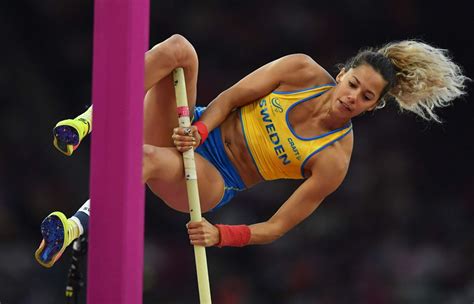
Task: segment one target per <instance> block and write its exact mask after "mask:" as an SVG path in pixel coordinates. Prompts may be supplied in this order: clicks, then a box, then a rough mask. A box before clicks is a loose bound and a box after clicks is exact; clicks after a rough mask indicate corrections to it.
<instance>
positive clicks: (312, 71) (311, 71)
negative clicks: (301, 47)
mask: <svg viewBox="0 0 474 304" xmlns="http://www.w3.org/2000/svg"><path fill="white" fill-rule="evenodd" d="M279 60H280V61H281V64H283V65H285V67H286V71H287V73H288V74H287V75H288V83H287V84H289V85H292V84H293V85H296V86H298V85H303V86H304V87H309V86H316V85H324V84H335V83H336V81H335V80H334V78H333V77H332V76H331V74H329V72H328V71H327V70H326V69H324V68H323V67H322V66H321V65H320V64H318V63H317V62H316V61H315V60H314V59H313V58H312V57H311V56H309V55H307V54H303V53H296V54H290V55H287V56H284V57H282V58H280V59H279Z"/></svg>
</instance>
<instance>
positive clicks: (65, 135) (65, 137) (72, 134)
mask: <svg viewBox="0 0 474 304" xmlns="http://www.w3.org/2000/svg"><path fill="white" fill-rule="evenodd" d="M90 130H91V125H90V122H89V121H87V120H86V119H84V118H76V119H66V120H62V121H60V122H58V123H57V124H56V126H55V127H54V129H53V136H54V138H53V145H54V146H55V147H56V149H58V150H59V151H61V152H62V153H63V154H65V155H67V156H71V155H72V153H73V152H74V151H75V150H76V149H77V148H78V147H79V144H80V143H81V141H82V139H83V138H84V137H85V136H86V135H87V134H89V133H90Z"/></svg>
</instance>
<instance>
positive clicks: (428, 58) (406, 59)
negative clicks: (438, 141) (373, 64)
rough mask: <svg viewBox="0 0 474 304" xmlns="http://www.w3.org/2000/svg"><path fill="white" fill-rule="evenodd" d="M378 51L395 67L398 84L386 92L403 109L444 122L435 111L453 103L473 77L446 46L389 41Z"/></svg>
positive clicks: (412, 41)
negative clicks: (458, 63)
mask: <svg viewBox="0 0 474 304" xmlns="http://www.w3.org/2000/svg"><path fill="white" fill-rule="evenodd" d="M378 52H379V53H381V54H383V55H384V56H385V57H387V58H388V59H389V60H390V61H391V62H392V64H393V66H394V68H395V73H396V84H395V85H394V86H393V87H392V88H391V89H389V91H388V92H387V95H389V96H391V97H393V98H395V100H396V101H397V102H398V105H399V107H400V109H401V110H408V111H411V112H413V113H415V114H417V115H419V116H421V117H422V118H424V119H426V120H435V121H437V122H441V120H440V118H439V117H438V116H437V115H436V114H435V112H434V110H435V109H436V108H439V107H447V106H449V105H451V104H452V101H453V100H454V99H456V98H458V97H459V96H462V95H464V94H465V93H466V91H465V87H466V86H465V82H466V81H467V80H470V79H469V78H468V77H466V76H464V75H463V74H462V69H461V67H460V66H458V65H457V64H456V63H454V62H453V61H452V59H451V58H450V56H449V54H448V51H447V50H445V49H439V48H435V47H432V46H430V45H428V44H426V43H423V42H420V41H415V40H405V41H400V42H392V43H388V44H386V45H385V46H383V47H382V48H380V49H379V50H378Z"/></svg>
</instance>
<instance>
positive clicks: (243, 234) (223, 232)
mask: <svg viewBox="0 0 474 304" xmlns="http://www.w3.org/2000/svg"><path fill="white" fill-rule="evenodd" d="M215 226H216V227H217V229H219V234H220V236H221V239H220V241H219V243H218V244H217V245H216V246H218V247H224V246H232V247H242V246H245V245H247V244H248V243H249V241H250V228H249V226H247V225H237V226H234V225H221V224H217V225H215Z"/></svg>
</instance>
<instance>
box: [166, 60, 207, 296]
mask: <svg viewBox="0 0 474 304" xmlns="http://www.w3.org/2000/svg"><path fill="white" fill-rule="evenodd" d="M173 79H174V89H175V93H176V104H177V110H178V119H179V126H180V127H184V128H189V127H190V126H191V120H190V116H189V107H188V97H187V94H186V83H185V80H184V70H183V68H177V69H175V70H174V71H173ZM183 161H184V175H185V178H186V188H187V191H188V200H189V213H190V216H191V221H192V222H200V221H201V219H202V217H201V204H200V202H199V191H198V184H197V174H196V163H195V162H194V150H193V149H190V150H188V151H185V152H183ZM194 257H195V259H196V272H197V279H198V288H199V300H200V303H201V304H210V303H211V290H210V287H209V275H208V272H207V260H206V248H205V247H203V246H194Z"/></svg>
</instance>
